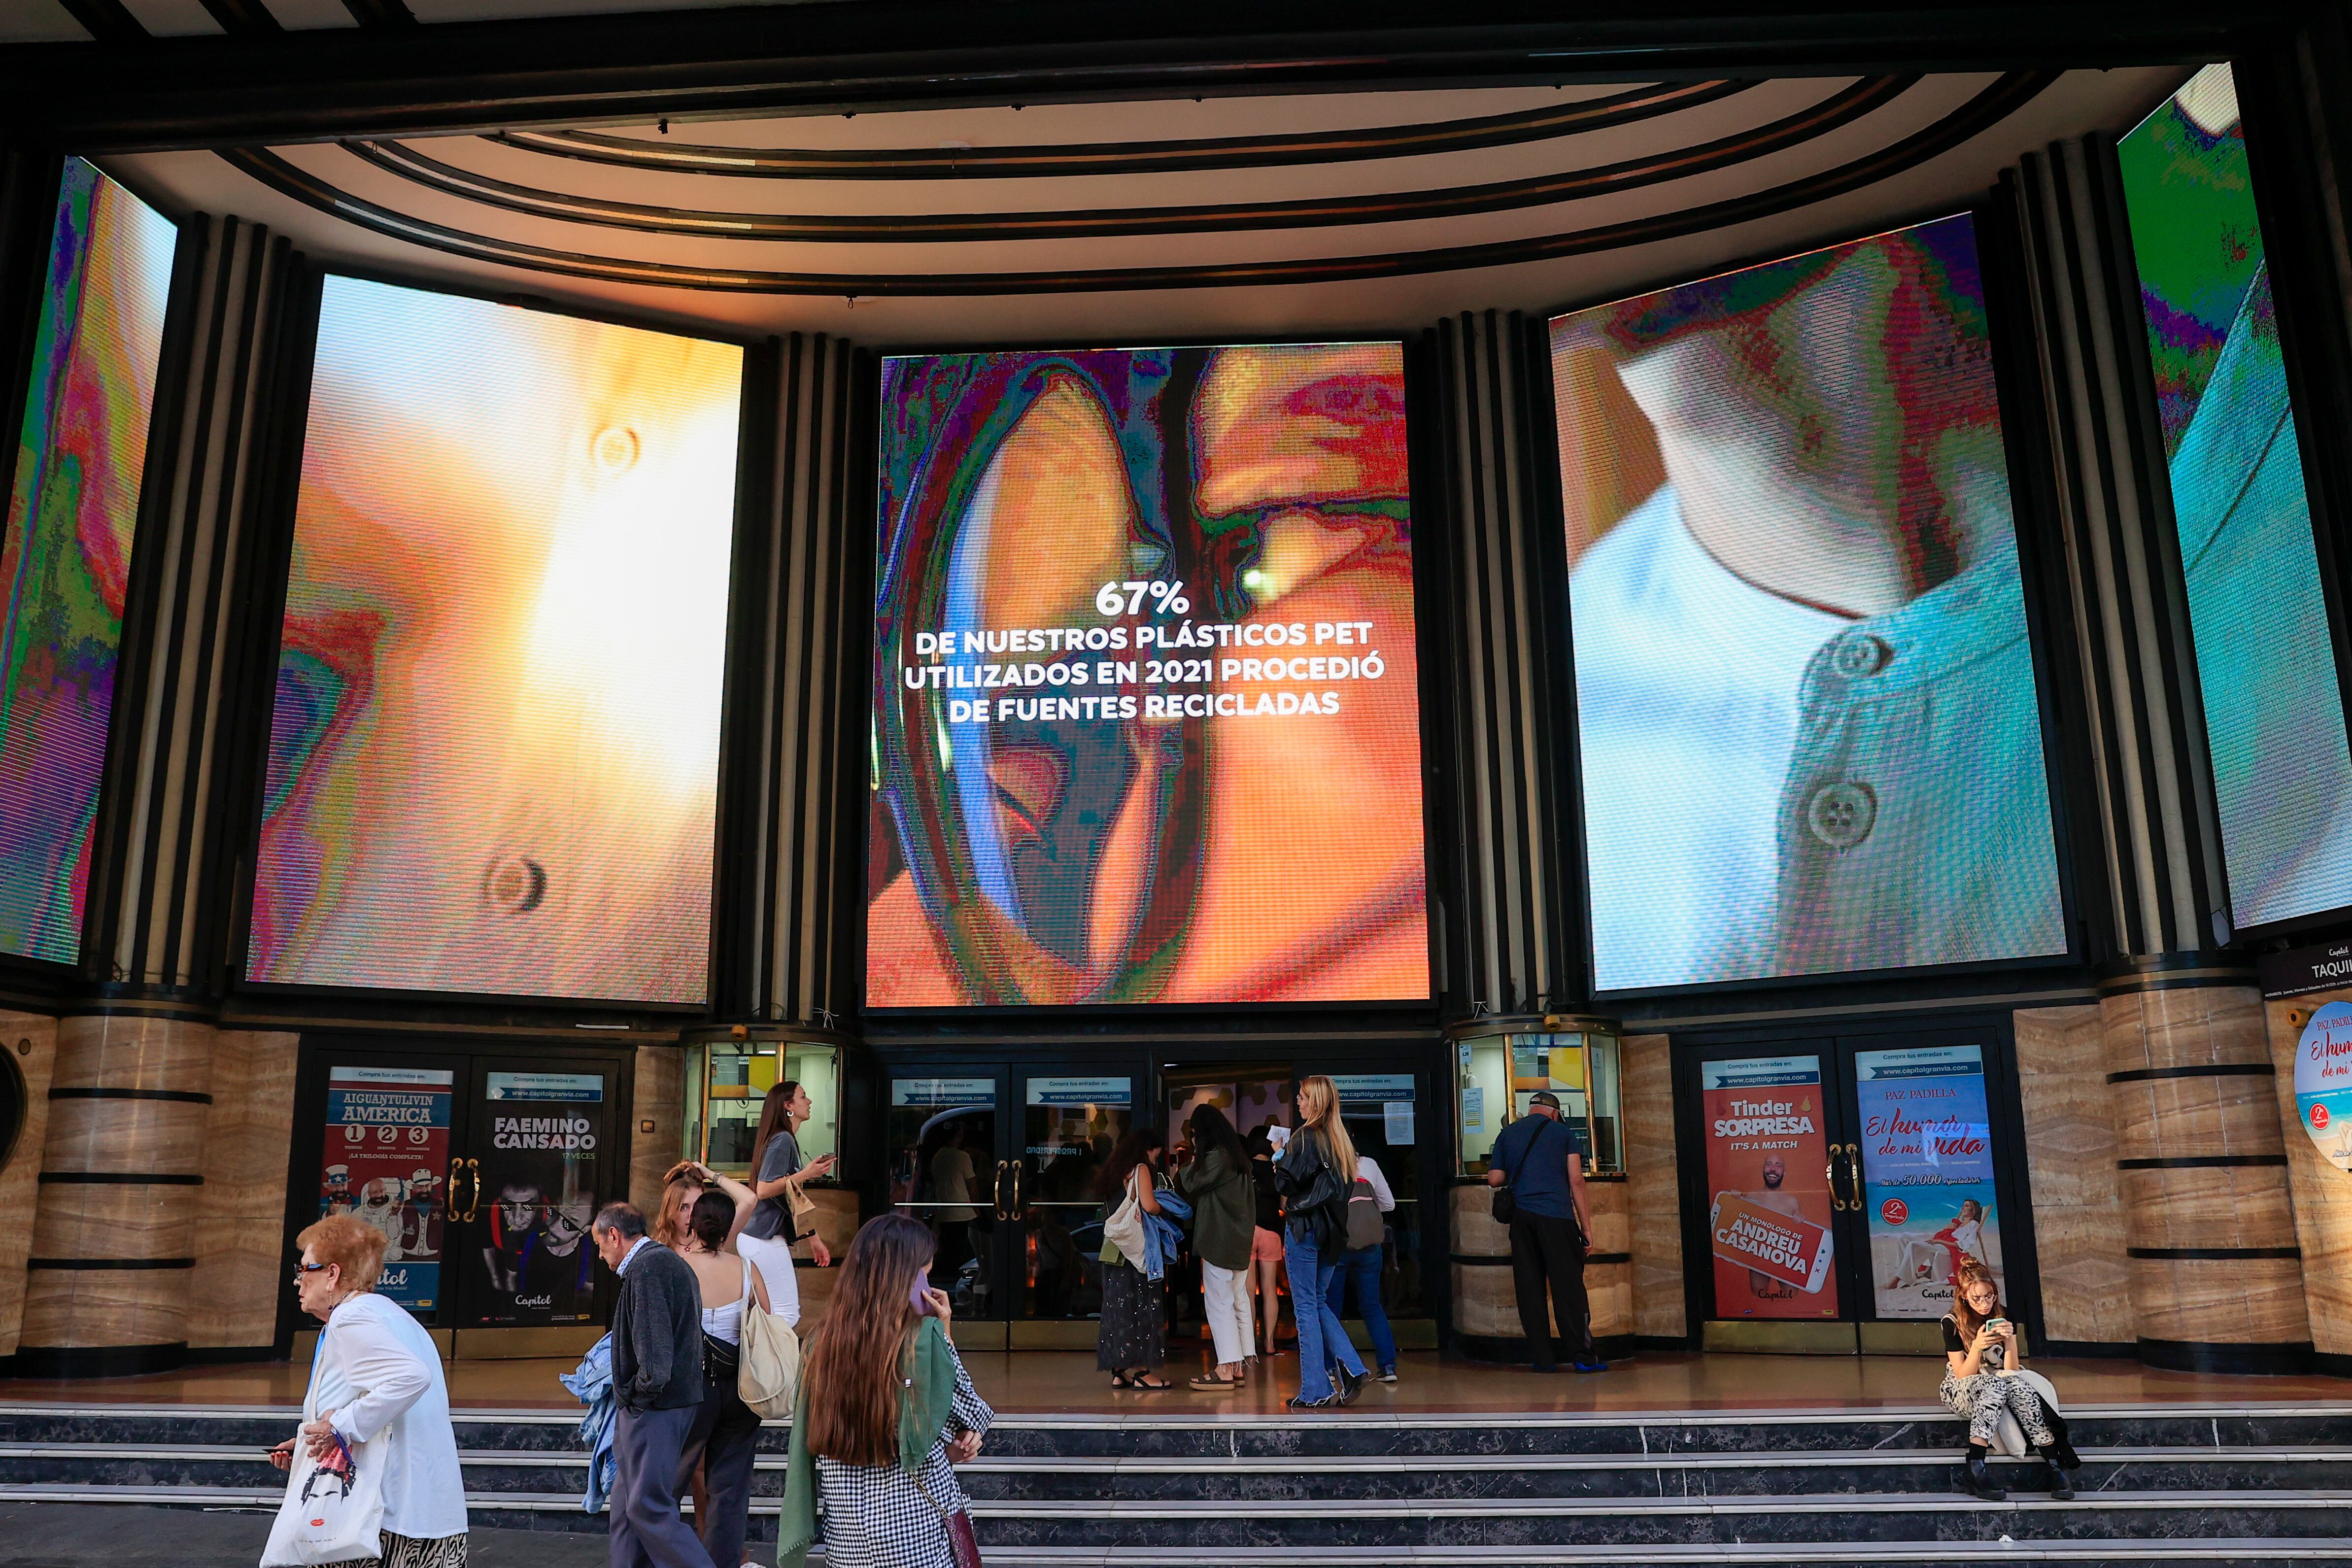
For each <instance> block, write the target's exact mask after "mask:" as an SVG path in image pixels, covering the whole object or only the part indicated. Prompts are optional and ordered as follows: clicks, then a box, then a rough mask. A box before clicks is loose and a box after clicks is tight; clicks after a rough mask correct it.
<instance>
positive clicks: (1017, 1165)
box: [1004, 1160, 1021, 1220]
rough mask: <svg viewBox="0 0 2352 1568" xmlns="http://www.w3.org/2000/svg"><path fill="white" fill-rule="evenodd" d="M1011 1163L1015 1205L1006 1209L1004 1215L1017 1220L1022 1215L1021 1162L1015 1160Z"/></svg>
mask: <svg viewBox="0 0 2352 1568" xmlns="http://www.w3.org/2000/svg"><path fill="white" fill-rule="evenodd" d="M1009 1163H1010V1164H1011V1165H1012V1167H1013V1207H1012V1208H1011V1209H1009V1210H1007V1211H1006V1213H1005V1215H1004V1217H1005V1218H1006V1219H1008V1220H1017V1219H1019V1218H1020V1217H1021V1162H1020V1161H1018V1160H1013V1161H1011V1162H1009Z"/></svg>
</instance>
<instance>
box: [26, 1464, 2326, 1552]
mask: <svg viewBox="0 0 2352 1568" xmlns="http://www.w3.org/2000/svg"><path fill="white" fill-rule="evenodd" d="M280 1495H282V1494H281V1491H280V1489H276V1488H269V1487H205V1486H160V1485H159V1486H131V1485H124V1486H98V1485H68V1484H60V1485H55V1486H37V1485H22V1484H13V1483H12V1484H5V1485H0V1501H10V1502H57V1503H137V1504H149V1505H154V1504H163V1505H169V1506H176V1507H205V1508H238V1507H243V1508H258V1509H264V1510H267V1509H271V1508H274V1507H275V1506H276V1504H277V1501H278V1497H279V1496H280ZM777 1507H778V1504H777V1501H776V1500H774V1499H773V1498H764V1499H761V1500H758V1501H756V1502H755V1503H754V1505H753V1510H752V1511H753V1521H752V1522H753V1526H754V1529H753V1531H752V1534H753V1537H754V1538H755V1539H762V1540H767V1539H772V1538H773V1535H774V1528H775V1526H774V1515H775V1513H776V1511H777ZM467 1510H468V1513H469V1515H470V1517H471V1518H472V1519H473V1521H474V1522H475V1523H477V1524H478V1525H480V1526H482V1527H484V1528H502V1527H520V1528H528V1529H549V1528H553V1529H557V1530H572V1531H583V1532H587V1533H601V1532H602V1531H603V1530H604V1521H603V1519H602V1517H601V1516H599V1515H594V1514H589V1513H586V1512H585V1511H583V1510H582V1508H581V1506H580V1497H579V1494H578V1493H576V1492H565V1493H530V1492H478V1491H472V1490H469V1491H468V1494H467ZM971 1513H972V1519H973V1522H974V1525H975V1527H976V1531H977V1533H978V1534H979V1536H980V1539H981V1542H982V1546H984V1547H985V1548H987V1549H988V1552H989V1557H990V1560H991V1562H992V1563H998V1562H1003V1561H1009V1560H1011V1559H1012V1558H1013V1557H1016V1556H1020V1555H1023V1554H1029V1555H1035V1554H1037V1553H1040V1552H1045V1553H1059V1552H1073V1551H1077V1552H1095V1553H1098V1554H1106V1556H1107V1558H1108V1560H1112V1561H1119V1560H1124V1561H1132V1562H1142V1561H1146V1560H1148V1561H1150V1562H1153V1563H1172V1562H1175V1561H1177V1559H1175V1558H1173V1557H1171V1555H1170V1554H1171V1552H1173V1551H1177V1550H1182V1551H1184V1552H1192V1553H1202V1554H1204V1555H1203V1556H1202V1561H1209V1560H1213V1561H1216V1562H1217V1563H1221V1564H1229V1563H1234V1562H1235V1561H1239V1560H1242V1559H1246V1560H1247V1561H1249V1562H1250V1563H1252V1564H1253V1565H1255V1564H1260V1563H1265V1562H1267V1561H1269V1558H1268V1555H1267V1554H1268V1553H1270V1552H1287V1553H1289V1554H1292V1555H1294V1556H1296V1557H1297V1559H1298V1560H1299V1561H1302V1562H1305V1561H1308V1560H1310V1559H1311V1560H1312V1561H1314V1562H1316V1563H1338V1562H1341V1561H1345V1560H1346V1559H1345V1558H1343V1557H1342V1556H1341V1555H1339V1554H1340V1553H1344V1552H1349V1551H1352V1552H1356V1553H1357V1554H1359V1555H1360V1556H1361V1557H1362V1558H1363V1560H1364V1561H1367V1562H1371V1563H1382V1562H1389V1561H1397V1562H1409V1561H1415V1560H1418V1559H1417V1557H1416V1554H1418V1553H1423V1552H1431V1551H1437V1550H1444V1551H1448V1552H1458V1551H1466V1550H1469V1549H1474V1548H1475V1549H1485V1550H1489V1551H1495V1552H1510V1551H1514V1550H1516V1551H1518V1552H1535V1553H1538V1556H1539V1557H1540V1559H1541V1560H1545V1561H1559V1560H1561V1559H1560V1558H1559V1553H1560V1552H1564V1551H1567V1550H1569V1549H1573V1548H1587V1547H1590V1548H1604V1547H1606V1548H1619V1549H1632V1548H1635V1547H1639V1548H1641V1549H1643V1550H1644V1551H1657V1550H1663V1549H1666V1548H1678V1549H1687V1550H1688V1551H1692V1552H1696V1551H1701V1550H1716V1551H1721V1550H1725V1549H1728V1548H1747V1547H1756V1546H1772V1547H1775V1548H1780V1547H1794V1546H1800V1545H1804V1546H1841V1547H1845V1548H1850V1549H1852V1550H1853V1551H1854V1552H1856V1553H1859V1554H1861V1555H1863V1556H1873V1555H1874V1554H1875V1556H1874V1560H1886V1561H1892V1560H1893V1559H1891V1558H1886V1557H1885V1554H1884V1552H1883V1551H1882V1548H1885V1549H1892V1548H1895V1547H1900V1546H1910V1547H1919V1548H1925V1547H1930V1546H1938V1545H1940V1546H1942V1547H1943V1548H1945V1549H1947V1550H1949V1549H1951V1548H1952V1547H1954V1546H1955V1545H1957V1544H1958V1543H1961V1542H1972V1543H1977V1545H1978V1548H1979V1552H1987V1553H1995V1552H1997V1554H1998V1555H1999V1556H2000V1557H2001V1558H2003V1559H2012V1558H2014V1557H2015V1555H2016V1553H2015V1552H2014V1551H2013V1550H2012V1547H2013V1546H2022V1547H2023V1548H2024V1549H2025V1550H2029V1551H2042V1550H2044V1549H2054V1548H2057V1547H2060V1546H2071V1545H2073V1544H2076V1543H2079V1542H2083V1541H2085V1540H2102V1541H2109V1542H2124V1541H2127V1542H2138V1543H2143V1545H2145V1546H2146V1547H2147V1548H2150V1549H2153V1548H2154V1547H2156V1546H2159V1545H2166V1544H2169V1545H2171V1546H2176V1547H2178V1546H2187V1545H2196V1544H2200V1543H2208V1542H2210V1541H2211V1540H2213V1539H2215V1538H2222V1539H2229V1540H2233V1541H2240V1542H2265V1541H2269V1540H2273V1539H2276V1540H2280V1541H2288V1542H2304V1541H2313V1540H2324V1539H2326V1538H2328V1537H2331V1536H2333V1537H2337V1538H2341V1537H2343V1536H2344V1535H2346V1534H2347V1533H2352V1503H2347V1499H2346V1498H2345V1497H2344V1496H2342V1495H2341V1494H2337V1493H2333V1492H2328V1493H2306V1492H2294V1491H2284V1490H2282V1491H2268V1492H2227V1491H2201V1492H2200V1491H2190V1492H2165V1493H2123V1492H2114V1493H2106V1494H2103V1495H2101V1496H2099V1497H2095V1498H2092V1497H2085V1498H2082V1499H2078V1500H2075V1501H2074V1502H2069V1503H2059V1502H2053V1501H2052V1500H2048V1499H2046V1498H2037V1497H2012V1498H2011V1500H2009V1501H2007V1502H2003V1503H1985V1502H1979V1501H1977V1500H1974V1499H1970V1498H1958V1497H1927V1496H1885V1495H1872V1494H1863V1495H1843V1496H1836V1497H1802V1498H1745V1499H1712V1500H1709V1499H1679V1498H1678V1499H1609V1500H1580V1499H1541V1500H1516V1501H1511V1502H1507V1503H1498V1502H1497V1500H1492V1499H1479V1498H1465V1499H1458V1500H1362V1501H1355V1502H1349V1503H1345V1504H1334V1503H1332V1502H1330V1501H1328V1500H1269V1501H1260V1502H1254V1503H1250V1504H1247V1505H1245V1506H1237V1505H1236V1504H1235V1503H1234V1502H1231V1501H1223V1500H1221V1501H1216V1502H1207V1503H1204V1502H1183V1501H1179V1502H1124V1501H1109V1502H1091V1503H1078V1502H1067V1503H1044V1502H1034V1501H1023V1502H988V1501H982V1500H974V1501H973V1503H972V1505H971ZM1865 1549H1866V1550H1865ZM2336 1550H2337V1552H2338V1553H2339V1554H2342V1555H2346V1556H2347V1557H2352V1549H2347V1547H2345V1546H2343V1545H2341V1544H2339V1545H2338V1546H2337V1548H2336ZM1080 1560H1084V1559H1080ZM1465 1560H1466V1559H1465ZM1494 1560H1495V1561H1507V1560H1509V1559H1507V1557H1506V1558H1496V1559H1494ZM1679 1560H1688V1561H1706V1560H1707V1559H1706V1558H1704V1557H1696V1558H1691V1557H1685V1558H1684V1559H1679ZM1983 1560H1984V1559H1983V1558H1982V1557H1979V1562H1981V1561H1983ZM2235 1560H2236V1561H2238V1562H2241V1563H2244V1562H2250V1561H2251V1562H2267V1561H2272V1560H2273V1553H2272V1552H2269V1551H2267V1550H2262V1551H2256V1552H2252V1554H2251V1555H2239V1556H2238V1557H2237V1558H2236V1559H2235Z"/></svg>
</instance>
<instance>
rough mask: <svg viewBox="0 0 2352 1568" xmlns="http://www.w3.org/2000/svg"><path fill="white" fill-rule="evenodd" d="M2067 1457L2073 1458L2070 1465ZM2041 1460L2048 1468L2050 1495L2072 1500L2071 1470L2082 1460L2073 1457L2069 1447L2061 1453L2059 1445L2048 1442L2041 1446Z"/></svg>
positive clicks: (2079, 1466)
mask: <svg viewBox="0 0 2352 1568" xmlns="http://www.w3.org/2000/svg"><path fill="white" fill-rule="evenodd" d="M2069 1459H2074V1463H2073V1464H2071V1465H2070V1464H2068V1463H2067V1462H2066V1461H2067V1460H2069ZM2042 1463H2043V1464H2044V1465H2047V1466H2048V1467H2049V1468H2050V1487H2049V1491H2050V1495H2051V1496H2052V1497H2053V1498H2056V1499H2057V1500H2059V1501H2060V1502H2072V1501H2074V1474H2073V1472H2074V1470H2076V1469H2079V1468H2081V1467H2082V1463H2083V1462H2082V1460H2080V1459H2078V1458H2074V1452H2073V1450H2071V1449H2069V1450H2068V1451H2066V1452H2064V1453H2061V1452H2059V1446H2058V1445H2057V1444H2055V1443H2048V1444H2044V1445H2043V1446H2042Z"/></svg>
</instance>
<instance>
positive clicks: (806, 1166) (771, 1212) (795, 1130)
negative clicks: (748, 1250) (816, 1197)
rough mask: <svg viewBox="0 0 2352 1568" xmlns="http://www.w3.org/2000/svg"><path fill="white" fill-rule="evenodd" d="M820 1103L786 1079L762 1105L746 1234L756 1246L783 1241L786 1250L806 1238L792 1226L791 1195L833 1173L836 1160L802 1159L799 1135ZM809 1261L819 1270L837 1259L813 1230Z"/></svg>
mask: <svg viewBox="0 0 2352 1568" xmlns="http://www.w3.org/2000/svg"><path fill="white" fill-rule="evenodd" d="M815 1110H816V1102H815V1101H814V1100H811V1099H810V1098H809V1091H808V1087H807V1086H806V1085H805V1084H802V1083H798V1082H795V1081H793V1080H791V1079H787V1080H785V1081H784V1082H782V1083H780V1084H778V1085H776V1087H775V1088H773V1089H770V1090H769V1091H768V1094H767V1098H766V1099H765V1100H761V1102H760V1129H759V1131H758V1132H756V1133H755V1134H753V1135H752V1139H751V1172H752V1176H751V1190H752V1192H753V1193H754V1194H757V1195H758V1197H759V1200H760V1206H759V1207H758V1208H757V1209H756V1210H754V1211H753V1212H752V1215H751V1223H750V1224H749V1225H746V1226H744V1227H743V1234H744V1235H745V1236H748V1237H751V1239H752V1240H754V1241H773V1240H775V1239H777V1238H778V1237H782V1240H783V1244H784V1245H785V1246H786V1247H791V1246H792V1245H793V1243H795V1242H798V1241H800V1240H802V1239H803V1237H801V1236H800V1235H798V1234H796V1232H795V1226H794V1225H793V1200H792V1195H793V1192H795V1191H797V1190H799V1189H800V1188H801V1187H802V1186H803V1185H804V1184H807V1183H809V1182H814V1181H818V1180H821V1179H823V1178H824V1177H826V1176H829V1175H831V1174H832V1173H833V1167H834V1163H835V1158H834V1156H833V1155H831V1154H820V1155H818V1156H817V1157H816V1158H815V1159H814V1160H805V1161H804V1160H803V1159H802V1158H801V1141H800V1131H801V1127H802V1125H803V1123H804V1122H806V1121H808V1119H809V1118H810V1116H812V1115H813V1114H814V1113H815ZM806 1240H807V1242H808V1244H809V1257H811V1258H814V1259H815V1261H816V1266H817V1267H818V1268H824V1267H826V1266H827V1265H828V1264H830V1263H832V1261H833V1254H832V1252H831V1251H830V1250H828V1249H827V1248H826V1247H825V1245H824V1237H822V1236H819V1235H817V1234H816V1232H815V1231H814V1230H811V1231H809V1232H808V1233H807V1236H806Z"/></svg>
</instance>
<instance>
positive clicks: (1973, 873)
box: [1551, 217, 2066, 991]
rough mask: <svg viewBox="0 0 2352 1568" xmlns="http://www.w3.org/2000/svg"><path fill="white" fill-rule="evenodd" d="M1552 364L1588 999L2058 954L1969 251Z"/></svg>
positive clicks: (1787, 295)
mask: <svg viewBox="0 0 2352 1568" xmlns="http://www.w3.org/2000/svg"><path fill="white" fill-rule="evenodd" d="M1551 352H1552V377H1553V384H1554V388H1555V391H1556V393H1557V395H1558V403H1557V406H1558V414H1559V466H1560V481H1561V490H1562V496H1563V500H1564V502H1565V510H1566V515H1567V527H1568V544H1569V557H1570V563H1571V569H1570V616H1571V623H1572V633H1573V637H1574V646H1575V658H1576V691H1577V720H1578V727H1579V735H1580V741H1581V742H1582V768H1583V805H1584V839H1585V854H1586V861H1587V865H1588V867H1589V868H1590V872H1591V918H1592V951H1593V961H1594V981H1595V984H1596V985H1597V986H1598V987H1599V988H1601V989H1603V990H1609V991H1617V990H1632V989H1638V988H1642V987H1647V986H1661V985H1685V984H1703V983H1706V982H1713V981H1728V980H1750V979H1757V978H1760V977H1764V976H1772V975H1791V974H1833V973H1850V972H1857V971H1871V970H1885V969H1896V968H1902V967H1906V966H1910V965H1917V964H1941V963H1973V962H1979V961H1984V960H1993V959H2015V958H2022V957H2029V956H2033V955H2038V954H2049V953H2058V952H2064V951H2065V947H2066V935H2065V929H2064V925H2065V922H2064V920H2063V910H2062V904H2061V900H2060V897H2059V890H2058V871H2057V856H2056V852H2055V849H2054V847H2053V837H2052V829H2051V817H2050V794H2049V784H2048V775H2047V773H2046V772H2045V771H2044V769H2043V766H2042V723H2041V710H2040V707H2039V705H2038V702H2037V700H2036V695H2035V688H2034V676H2033V659H2032V650H2031V648H2030V647H2029V646H2028V643H2027V637H2026V621H2025V610H2024V600H2023V595H2022V593H2021V589H2020V586H2019V582H2018V565H2017V548H2016V543H2015V541H2014V538H2013V535H2012V528H2011V515H2010V496H2009V477H2008V469H2007V467H2006V463H2005V460H2004V458H2003V455H2002V448H2001V428H2000V406H1999V404H1998V402H1997V400H1996V397H1995V394H1994V388H1993V371H1992V354H1991V343H1990V337H1989V335H1988V332H1987V330H1986V321H1985V307H1984V296H1983V289H1982V286H1981V283H1980V281H1979V276H1978V269H1977V251H1976V237H1975V233H1974V230H1973V228H1972V226H1971V225H1970V223H1969V220H1968V219H1967V218H1965V217H1956V218H1947V219H1943V220H1941V221H1939V222H1936V223H1930V224H1923V225H1920V226H1916V227H1914V228H1907V229H1901V230H1897V231H1895V233H1892V234H1886V235H1882V236H1879V237H1875V238H1872V239H1866V240H1862V241H1859V242H1856V243H1854V244H1851V245H1843V246H1838V247H1833V248H1831V249H1827V250H1819V251H1813V252H1811V253H1809V254H1806V255H1803V256H1796V257H1791V258H1788V259H1786V260H1783V261H1777V262H1772V263H1769V264H1768V265H1766V266H1762V267H1753V268H1747V269H1745V270H1742V271H1738V272H1732V273H1727V274H1724V275H1723V276H1721V277H1717V278H1709V279H1702V280H1700V281H1697V282H1695V283H1689V284H1685V285H1683V286H1681V287H1678V288H1674V289H1664V290H1661V291H1660V292H1658V293H1654V294H1647V295H1643V296H1642V297H1641V298H1639V299H1633V300H1622V301H1620V302H1618V303H1616V304H1612V305H1602V306H1598V307H1595V308H1593V309H1591V310H1579V311H1575V312H1573V313H1571V314H1569V315H1564V316H1560V317H1558V318H1557V319H1555V320H1554V321H1552V322H1551Z"/></svg>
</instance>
